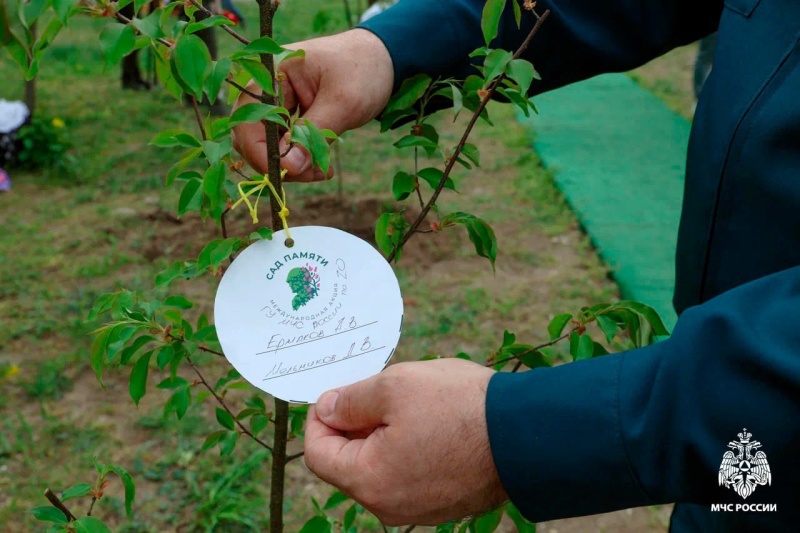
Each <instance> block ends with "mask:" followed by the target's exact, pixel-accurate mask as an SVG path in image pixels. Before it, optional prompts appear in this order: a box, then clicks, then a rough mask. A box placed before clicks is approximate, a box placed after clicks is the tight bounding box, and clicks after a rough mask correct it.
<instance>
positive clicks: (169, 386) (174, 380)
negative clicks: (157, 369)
mask: <svg viewBox="0 0 800 533" xmlns="http://www.w3.org/2000/svg"><path fill="white" fill-rule="evenodd" d="M173 353H174V352H173ZM170 359H172V358H171V357H170ZM164 366H166V365H164ZM188 386H189V382H188V381H186V380H185V379H183V378H182V377H179V376H170V377H168V378H167V379H165V380H164V381H162V382H161V383H159V384H158V385H156V387H157V388H159V389H166V390H173V389H178V388H180V387H188Z"/></svg>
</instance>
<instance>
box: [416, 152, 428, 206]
mask: <svg viewBox="0 0 800 533" xmlns="http://www.w3.org/2000/svg"><path fill="white" fill-rule="evenodd" d="M414 185H416V187H415V188H416V189H417V198H419V208H420V209H425V201H424V200H423V199H422V191H421V190H420V189H419V146H415V147H414Z"/></svg>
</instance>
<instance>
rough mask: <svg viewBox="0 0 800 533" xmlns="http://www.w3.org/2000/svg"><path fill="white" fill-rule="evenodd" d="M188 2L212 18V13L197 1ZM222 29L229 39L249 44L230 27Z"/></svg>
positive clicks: (247, 40)
mask: <svg viewBox="0 0 800 533" xmlns="http://www.w3.org/2000/svg"><path fill="white" fill-rule="evenodd" d="M189 1H190V2H191V3H192V5H193V6H194V7H196V8H197V9H199V10H200V11H202V12H203V13H205V14H206V15H208V16H209V17H213V16H214V13H212V12H211V10H210V9H207V8H206V6H204V5H203V4H201V3H200V2H198V1H197V0H189ZM222 29H223V30H225V31H226V32H228V34H230V36H231V37H233V38H234V39H236V40H237V41H239V42H240V43H243V44H245V45H247V44H250V40H249V39H247V38H245V37H242V36H241V35H240V34H238V33H236V32H235V31H234V30H232V29H231V27H230V26H224V25H223V26H222Z"/></svg>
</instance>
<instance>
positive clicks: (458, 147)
mask: <svg viewBox="0 0 800 533" xmlns="http://www.w3.org/2000/svg"><path fill="white" fill-rule="evenodd" d="M548 15H550V10H549V9H548V10H547V11H545V12H544V13H543V14H542V16H541V17H539V18H538V19H537V21H536V24H534V26H533V29H531V31H530V33H529V34H528V36H527V37H526V38H525V40H524V41H523V42H522V44H521V45H520V47H519V48H518V49H517V51H516V52H514V55H513V57H512V60H513V59H519V56H521V55H522V53H523V52H524V51H525V50H526V49H527V48H528V45H529V44H530V42H531V39H533V36H534V35H536V34H537V33H538V32H539V28H541V26H542V23H544V21H545V20H546V19H547V17H548ZM504 79H505V74H501V75H500V76H499V77H497V78H496V79H495V80H494V82H493V83H492V85H491V86H490V87H489V90H488V91H487V92H486V95H485V96H484V97H483V99H482V100H481V103H480V105H479V106H478V109H476V110H475V113H473V115H472V118H471V119H470V121H469V124H467V129H466V130H465V131H464V134H463V135H462V136H461V140H460V141H458V145H456V149H455V150H454V151H453V155H452V156H450V158H449V159H448V160H447V166H446V167H445V169H444V173H443V174H442V177H441V179H440V180H439V184H438V185H437V186H436V190H434V191H433V194H432V195H431V197H430V199H429V200H428V203H427V204H425V206H424V207H423V208H422V211H420V214H419V215H418V216H417V218H416V219H415V220H414V222H412V223H411V226H410V227H409V229H408V231H406V233H405V235H403V240H402V241H401V242H400V244H398V245H397V246H396V247H395V249H394V250H392V253H390V254H389V257H388V258H387V260H388V261H389V262H390V263H391V262H392V261H394V258H395V256H396V255H397V251H398V250H399V249H401V248H402V247H403V246H404V245H405V244H406V242H408V240H409V239H410V238H411V236H412V235H414V233H415V232H416V230H417V228H418V227H419V225H420V224H422V221H423V220H425V217H426V216H428V212H429V211H430V210H431V207H432V206H433V205H434V204H435V203H436V200H437V199H438V198H439V195H440V194H441V192H442V190H443V189H444V185H445V183H446V182H447V178H449V177H450V173H451V172H452V170H453V167H454V166H455V164H456V161H457V159H458V156H459V155H460V154H461V151H462V150H463V149H464V145H465V144H466V143H467V139H468V138H469V134H470V133H472V129H473V128H474V127H475V124H476V123H477V122H478V118H480V116H481V114H482V113H483V110H484V109H486V105H487V104H488V103H489V100H491V98H492V96H494V93H495V92H496V91H497V88H498V87H499V86H500V84H501V83H502V82H503V80H504Z"/></svg>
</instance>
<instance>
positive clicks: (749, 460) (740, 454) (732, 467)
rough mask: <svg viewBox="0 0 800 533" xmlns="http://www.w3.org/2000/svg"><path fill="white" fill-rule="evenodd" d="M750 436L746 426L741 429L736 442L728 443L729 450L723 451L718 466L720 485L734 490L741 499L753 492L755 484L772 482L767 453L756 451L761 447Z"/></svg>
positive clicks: (769, 483)
mask: <svg viewBox="0 0 800 533" xmlns="http://www.w3.org/2000/svg"><path fill="white" fill-rule="evenodd" d="M752 437H753V435H752V434H751V433H748V432H747V429H746V428H745V429H743V430H742V432H741V433H739V440H738V442H737V441H731V442H729V443H728V448H730V449H731V451H728V452H725V455H723V456H722V464H721V465H720V467H719V484H720V486H724V487H725V488H729V489H733V490H735V491H736V494H738V495H739V496H741V497H742V498H743V499H747V497H748V496H750V495H751V494H753V491H755V490H756V487H757V486H759V485H771V484H772V473H771V472H770V470H769V463H768V462H767V454H766V453H764V452H762V451H756V450H758V449H759V448H761V443H760V442H758V441H757V440H750V439H751V438H752ZM753 452H755V453H753Z"/></svg>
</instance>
